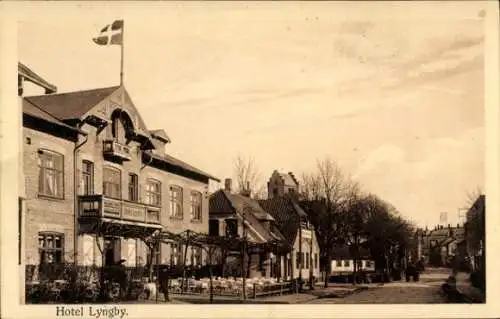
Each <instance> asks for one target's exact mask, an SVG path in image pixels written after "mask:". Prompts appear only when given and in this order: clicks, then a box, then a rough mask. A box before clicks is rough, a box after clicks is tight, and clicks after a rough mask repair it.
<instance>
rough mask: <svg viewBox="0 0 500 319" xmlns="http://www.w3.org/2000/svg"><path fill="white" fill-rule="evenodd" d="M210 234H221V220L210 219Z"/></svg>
mask: <svg viewBox="0 0 500 319" xmlns="http://www.w3.org/2000/svg"><path fill="white" fill-rule="evenodd" d="M208 235H209V236H219V220H217V219H210V220H209V221H208Z"/></svg>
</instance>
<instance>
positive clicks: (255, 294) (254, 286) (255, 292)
mask: <svg viewBox="0 0 500 319" xmlns="http://www.w3.org/2000/svg"><path fill="white" fill-rule="evenodd" d="M255 298H257V289H256V285H255V283H254V284H253V299H255Z"/></svg>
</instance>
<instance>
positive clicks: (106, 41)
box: [92, 20, 123, 45]
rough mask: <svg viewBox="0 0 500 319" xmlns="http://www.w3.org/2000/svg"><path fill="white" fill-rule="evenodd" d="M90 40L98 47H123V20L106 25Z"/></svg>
mask: <svg viewBox="0 0 500 319" xmlns="http://www.w3.org/2000/svg"><path fill="white" fill-rule="evenodd" d="M92 40H93V41H94V42H95V43H96V44H98V45H123V20H116V21H115V22H113V23H112V24H108V25H107V26H105V27H104V28H102V30H101V32H100V33H99V35H98V36H97V37H95V38H93V39H92Z"/></svg>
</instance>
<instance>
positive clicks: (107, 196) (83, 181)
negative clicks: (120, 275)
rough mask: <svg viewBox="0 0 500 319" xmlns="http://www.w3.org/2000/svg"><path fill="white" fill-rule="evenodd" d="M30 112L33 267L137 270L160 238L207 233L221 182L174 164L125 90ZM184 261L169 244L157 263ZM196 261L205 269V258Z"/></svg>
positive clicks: (58, 97)
mask: <svg viewBox="0 0 500 319" xmlns="http://www.w3.org/2000/svg"><path fill="white" fill-rule="evenodd" d="M20 91H22V90H20ZM49 91H50V90H49ZM22 103H23V152H24V154H23V160H24V163H23V164H24V167H23V172H24V176H25V185H26V212H25V232H24V235H23V239H24V242H23V247H22V250H23V251H24V253H25V257H24V260H25V262H26V264H32V265H38V264H63V263H76V264H77V265H103V264H104V265H106V264H110V263H113V262H116V261H118V260H120V259H125V260H126V264H127V266H130V267H134V266H138V265H144V264H145V263H146V260H148V259H147V254H148V253H149V250H147V249H146V247H145V244H144V243H143V242H142V241H141V238H143V237H144V236H147V235H149V234H151V233H152V232H154V231H155V230H162V229H167V230H168V231H170V232H175V233H179V232H182V231H184V230H186V229H191V230H193V231H196V232H201V233H207V232H208V194H207V189H208V184H209V180H211V179H212V180H217V179H216V178H215V177H213V176H211V175H209V174H207V173H204V172H203V171H201V170H199V169H197V168H194V167H193V166H191V165H189V164H187V163H184V162H182V161H180V160H178V159H176V158H174V157H172V156H170V155H169V154H167V153H166V152H165V146H166V145H167V144H168V143H170V139H169V138H168V137H167V135H166V134H165V132H164V131H162V130H154V131H150V130H148V129H147V127H146V125H145V123H144V121H143V120H142V118H141V115H140V113H139V112H138V110H137V108H136V106H135V105H134V103H133V102H132V100H131V98H130V96H129V94H128V92H127V91H126V90H125V88H124V87H123V86H115V87H108V88H100V89H93V90H86V91H78V92H69V93H62V94H48V95H41V96H32V97H25V98H24V99H23V101H22ZM101 251H102V254H101ZM182 252H183V250H182V249H181V247H180V246H179V245H178V244H177V243H171V244H164V243H162V244H161V245H159V246H158V247H157V248H156V251H155V259H154V260H155V263H165V264H179V263H180V262H181V259H182ZM187 253H188V256H187V261H188V263H189V262H191V263H194V264H200V263H202V260H203V258H204V257H203V255H202V252H201V250H199V249H198V250H194V249H193V250H189V251H188V252H187Z"/></svg>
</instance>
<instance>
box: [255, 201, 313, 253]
mask: <svg viewBox="0 0 500 319" xmlns="http://www.w3.org/2000/svg"><path fill="white" fill-rule="evenodd" d="M259 204H260V206H261V207H262V208H263V209H264V210H265V211H266V212H268V213H269V214H271V215H272V216H273V217H274V219H275V220H276V225H278V228H279V229H280V231H281V233H283V235H284V236H285V238H286V239H287V241H288V242H289V243H290V244H293V243H294V242H295V239H296V237H297V232H298V230H299V227H300V218H301V217H305V216H307V215H306V213H305V212H304V211H303V210H302V208H300V206H299V205H297V204H296V203H295V202H294V201H293V200H292V199H291V198H288V197H275V198H271V199H265V200H260V201H259Z"/></svg>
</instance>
